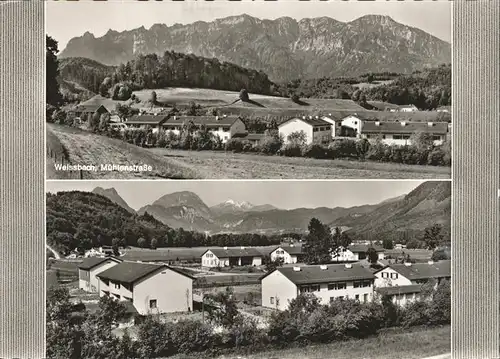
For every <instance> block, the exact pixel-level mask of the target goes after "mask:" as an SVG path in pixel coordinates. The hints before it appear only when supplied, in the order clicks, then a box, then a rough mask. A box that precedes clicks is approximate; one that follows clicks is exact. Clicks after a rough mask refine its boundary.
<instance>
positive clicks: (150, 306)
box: [149, 299, 157, 309]
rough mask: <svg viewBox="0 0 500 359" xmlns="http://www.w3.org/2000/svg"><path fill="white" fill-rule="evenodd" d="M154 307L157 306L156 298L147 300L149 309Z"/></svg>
mask: <svg viewBox="0 0 500 359" xmlns="http://www.w3.org/2000/svg"><path fill="white" fill-rule="evenodd" d="M156 307H157V302H156V299H150V300H149V308H150V309H155V308H156Z"/></svg>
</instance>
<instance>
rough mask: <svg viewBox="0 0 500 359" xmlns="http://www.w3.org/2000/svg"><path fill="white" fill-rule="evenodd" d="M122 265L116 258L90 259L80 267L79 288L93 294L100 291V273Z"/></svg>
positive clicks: (84, 261)
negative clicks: (98, 276)
mask: <svg viewBox="0 0 500 359" xmlns="http://www.w3.org/2000/svg"><path fill="white" fill-rule="evenodd" d="M119 263H121V260H120V259H118V258H115V257H88V258H85V259H84V260H83V261H82V263H80V264H79V265H78V288H80V289H82V290H84V291H86V292H91V293H97V292H98V290H99V279H98V278H97V275H99V273H101V272H103V271H105V270H107V269H109V268H112V267H114V266H115V265H117V264H119Z"/></svg>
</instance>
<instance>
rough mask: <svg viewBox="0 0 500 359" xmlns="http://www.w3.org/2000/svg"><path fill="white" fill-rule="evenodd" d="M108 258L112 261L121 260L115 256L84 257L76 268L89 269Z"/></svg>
mask: <svg viewBox="0 0 500 359" xmlns="http://www.w3.org/2000/svg"><path fill="white" fill-rule="evenodd" d="M108 260H111V261H114V262H117V263H118V262H121V260H120V259H118V258H115V257H89V258H85V259H84V260H83V261H82V263H80V264H79V265H78V268H80V269H83V270H90V269H92V268H94V267H96V266H98V265H99V264H101V263H104V262H106V261H108Z"/></svg>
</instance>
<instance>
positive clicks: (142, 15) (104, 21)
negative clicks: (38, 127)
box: [45, 0, 451, 50]
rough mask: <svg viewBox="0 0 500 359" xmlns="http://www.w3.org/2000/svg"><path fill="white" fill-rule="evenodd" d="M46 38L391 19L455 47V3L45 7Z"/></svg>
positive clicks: (288, 0) (285, 1)
mask: <svg viewBox="0 0 500 359" xmlns="http://www.w3.org/2000/svg"><path fill="white" fill-rule="evenodd" d="M45 4H46V8H47V12H46V14H47V16H46V30H47V34H48V35H50V36H52V37H53V38H55V39H56V40H57V41H58V42H59V50H62V49H64V48H65V47H66V45H67V43H68V41H69V40H70V39H71V38H73V37H76V36H82V35H83V34H84V33H85V32H86V31H89V32H91V33H93V34H94V35H95V36H96V37H101V36H103V35H104V34H105V33H106V32H107V31H108V30H109V29H112V30H115V31H123V30H131V29H135V28H138V27H141V26H144V27H145V28H147V29H149V28H150V27H151V25H153V24H155V23H162V24H167V25H168V26H171V25H173V24H175V23H180V24H188V23H193V22H195V21H200V20H201V21H213V20H215V19H217V18H223V17H227V16H234V15H241V14H243V13H246V14H248V15H251V16H254V17H258V18H260V19H276V18H279V17H283V16H289V17H292V18H295V19H297V20H300V19H303V18H313V17H321V16H328V17H331V18H334V19H336V20H339V21H344V22H348V21H352V20H354V19H357V18H358V17H361V16H363V15H368V14H377V15H388V16H390V17H392V18H393V19H394V20H395V21H397V22H400V23H402V24H405V25H409V26H414V27H417V28H419V29H422V30H424V31H426V32H428V33H430V34H432V35H434V36H436V37H438V38H440V39H442V40H445V41H448V42H450V41H451V1H390V2H389V1H383V0H381V1H328V2H318V1H314V2H309V1H308V2H302V1H301V2H299V1H297V0H280V1H276V2H263V1H252V2H249V1H246V0H245V1H239V2H235V1H224V2H206V1H194V2H193V1H189V2H184V1H179V2H177V1H166V2H163V1H147V2H142V1H141V2H138V1H123V2H122V1H88V0H81V1H47V2H45Z"/></svg>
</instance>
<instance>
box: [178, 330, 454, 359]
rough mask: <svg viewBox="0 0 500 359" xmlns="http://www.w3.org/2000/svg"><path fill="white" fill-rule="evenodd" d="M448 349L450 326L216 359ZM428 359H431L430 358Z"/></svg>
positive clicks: (385, 357)
mask: <svg viewBox="0 0 500 359" xmlns="http://www.w3.org/2000/svg"><path fill="white" fill-rule="evenodd" d="M450 349H451V333H450V326H444V327H440V328H429V329H427V328H418V329H417V328H416V329H412V330H407V331H404V330H402V329H396V330H388V331H382V332H380V334H378V335H377V336H375V337H372V338H367V339H362V340H352V341H346V342H337V343H332V344H323V345H311V346H307V347H303V348H290V349H282V350H277V349H276V350H269V351H264V352H261V353H255V354H248V355H245V354H226V355H223V356H220V357H218V359H326V358H335V359H350V358H366V359H422V358H427V357H434V356H439V357H436V358H440V359H444V358H446V356H445V355H443V357H441V355H442V354H445V353H449V352H450ZM172 358H173V359H194V358H197V356H187V355H178V356H175V357H172ZM429 359H431V358H429Z"/></svg>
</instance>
